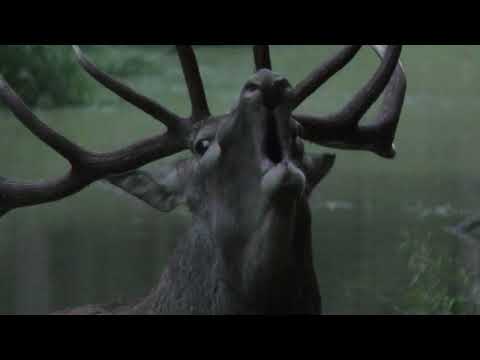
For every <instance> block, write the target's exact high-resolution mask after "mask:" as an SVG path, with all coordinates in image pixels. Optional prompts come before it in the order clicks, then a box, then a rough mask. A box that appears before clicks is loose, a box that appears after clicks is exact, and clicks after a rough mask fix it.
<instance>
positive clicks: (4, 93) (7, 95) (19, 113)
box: [0, 77, 88, 165]
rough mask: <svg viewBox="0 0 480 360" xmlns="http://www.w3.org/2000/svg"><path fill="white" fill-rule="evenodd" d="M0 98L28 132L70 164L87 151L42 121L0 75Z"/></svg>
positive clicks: (80, 158)
mask: <svg viewBox="0 0 480 360" xmlns="http://www.w3.org/2000/svg"><path fill="white" fill-rule="evenodd" d="M0 98H1V99H2V100H3V102H4V103H5V104H6V105H7V106H8V107H9V108H10V109H11V111H12V112H13V114H14V115H15V116H16V117H17V118H18V119H19V120H20V121H21V122H22V124H23V125H24V126H25V127H26V128H28V129H29V130H30V132H32V133H33V134H34V135H35V136H37V137H38V138H39V139H40V140H42V141H43V142H44V143H45V144H47V145H48V146H50V147H51V148H52V149H53V150H55V151H56V152H57V153H59V154H60V155H62V156H63V157H64V158H65V159H67V160H68V161H69V162H70V163H71V164H72V165H77V164H79V163H80V162H81V161H82V159H85V157H86V156H87V154H88V153H87V152H86V151H85V150H84V149H82V148H81V147H79V146H78V145H76V144H74V143H72V142H71V141H70V140H68V139H66V138H64V137H63V136H62V135H60V134H58V133H57V132H55V131H54V130H52V129H50V128H49V127H48V126H46V125H45V124H44V123H42V122H41V121H40V120H39V119H38V118H37V117H36V116H35V114H33V113H32V112H31V111H30V109H29V108H28V107H27V106H26V105H25V103H24V102H23V100H22V99H21V98H20V97H19V96H18V95H17V94H16V93H15V92H14V91H13V90H12V88H11V87H10V86H9V85H8V83H7V82H6V81H5V80H4V79H3V78H1V77H0Z"/></svg>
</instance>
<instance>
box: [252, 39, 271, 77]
mask: <svg viewBox="0 0 480 360" xmlns="http://www.w3.org/2000/svg"><path fill="white" fill-rule="evenodd" d="M253 56H254V59H255V69H256V70H257V71H258V70H260V69H269V70H272V61H271V59H270V48H269V46H268V45H254V46H253Z"/></svg>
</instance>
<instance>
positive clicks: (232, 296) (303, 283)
mask: <svg viewBox="0 0 480 360" xmlns="http://www.w3.org/2000/svg"><path fill="white" fill-rule="evenodd" d="M282 215H285V214H277V213H272V214H271V215H270V216H282ZM269 220H275V219H269ZM289 221H290V224H286V225H288V226H287V227H288V229H289V230H288V231H290V235H289V236H288V237H287V238H285V232H286V228H285V227H282V228H279V229H269V228H265V229H261V231H259V232H258V233H256V234H255V235H253V236H252V239H248V241H246V242H245V243H246V245H245V247H244V248H242V249H238V251H239V253H238V254H236V256H233V254H232V253H231V252H230V251H225V249H222V247H221V246H219V244H222V243H226V242H225V241H223V240H224V239H218V238H213V237H212V234H211V233H210V232H209V231H207V227H206V226H203V225H202V223H197V224H196V226H195V227H194V228H193V229H192V234H191V236H190V237H188V238H185V239H184V240H182V241H181V242H180V243H179V244H178V246H177V248H176V250H175V252H174V254H173V255H172V257H171V258H170V260H169V263H168V265H167V267H166V269H165V271H164V273H163V274H162V277H161V280H160V283H159V284H158V286H157V287H156V289H154V291H153V292H152V293H151V294H150V295H149V296H148V297H147V298H146V299H145V300H144V301H143V302H142V303H140V304H139V305H137V306H136V307H135V308H134V309H135V310H134V311H135V312H137V313H159V314H160V313H170V314H242V313H319V312H320V311H321V309H320V307H321V305H320V296H319V292H318V287H317V280H316V276H315V272H314V268H313V262H312V244H311V228H310V211H309V208H308V204H307V202H306V200H305V201H300V202H298V203H297V204H296V206H295V211H294V214H293V216H291V219H290V220H289ZM272 223H275V221H273V222H272ZM266 227H268V225H266ZM262 230H263V231H265V232H266V233H267V232H268V234H269V236H262V235H265V234H263V233H262ZM280 231H282V232H283V233H280ZM279 239H281V240H282V241H278V240H279Z"/></svg>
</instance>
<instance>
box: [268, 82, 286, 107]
mask: <svg viewBox="0 0 480 360" xmlns="http://www.w3.org/2000/svg"><path fill="white" fill-rule="evenodd" d="M288 86H289V84H288V81H287V79H285V78H278V79H272V81H269V82H267V83H265V84H263V86H262V93H263V103H264V104H265V106H266V107H267V108H269V109H274V108H275V107H277V106H278V105H279V104H280V103H281V102H282V101H283V98H284V94H285V90H286V88H287V87H288Z"/></svg>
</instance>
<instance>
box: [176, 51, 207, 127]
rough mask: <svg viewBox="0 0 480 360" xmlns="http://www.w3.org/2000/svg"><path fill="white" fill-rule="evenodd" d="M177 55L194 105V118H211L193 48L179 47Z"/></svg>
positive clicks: (195, 119) (196, 119)
mask: <svg viewBox="0 0 480 360" xmlns="http://www.w3.org/2000/svg"><path fill="white" fill-rule="evenodd" d="M177 53H178V56H179V58H180V63H181V65H182V69H183V74H184V76H185V82H186V83H187V87H188V93H189V95H190V101H191V104H192V118H193V120H194V121H198V120H201V119H203V118H206V117H208V116H210V110H209V108H208V103H207V98H206V96H205V89H204V87H203V82H202V77H201V75H200V70H199V68H198V63H197V58H196V56H195V52H194V51H193V48H192V47H191V46H187V45H177Z"/></svg>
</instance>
